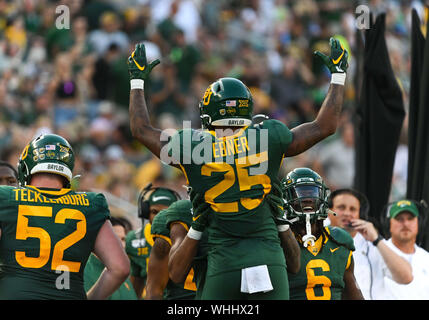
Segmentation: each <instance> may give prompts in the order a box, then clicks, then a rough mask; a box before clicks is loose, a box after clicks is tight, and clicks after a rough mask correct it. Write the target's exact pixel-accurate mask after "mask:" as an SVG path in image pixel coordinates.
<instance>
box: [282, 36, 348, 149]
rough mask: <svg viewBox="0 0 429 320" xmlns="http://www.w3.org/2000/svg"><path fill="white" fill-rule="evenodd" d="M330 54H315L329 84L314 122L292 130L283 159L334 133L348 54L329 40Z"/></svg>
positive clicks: (337, 43) (340, 105) (336, 42)
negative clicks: (323, 66) (326, 70)
mask: <svg viewBox="0 0 429 320" xmlns="http://www.w3.org/2000/svg"><path fill="white" fill-rule="evenodd" d="M330 46H331V55H330V56H329V57H328V56H325V55H324V54H322V53H320V52H319V51H316V52H315V55H316V56H317V57H319V59H320V60H321V61H322V62H323V63H324V64H325V65H326V66H327V67H328V69H329V71H330V72H331V74H332V78H331V85H330V87H329V90H328V93H327V95H326V98H325V100H324V101H323V104H322V107H321V108H320V110H319V113H318V115H317V117H316V119H315V120H314V121H312V122H308V123H304V124H301V125H299V126H297V127H295V128H293V129H292V130H291V131H292V134H293V139H292V143H291V144H290V145H289V146H288V149H287V150H286V152H285V156H286V157H291V156H295V155H298V154H300V153H302V152H304V151H306V150H308V149H309V148H311V147H312V146H313V145H315V144H316V143H318V142H319V141H321V140H323V139H325V138H326V137H328V136H330V135H331V134H334V133H335V131H336V130H337V124H338V120H339V118H340V114H341V109H342V105H343V100H344V83H345V79H346V71H347V68H348V62H347V59H348V53H347V50H345V49H344V48H343V46H342V45H341V43H340V42H339V41H338V40H336V39H334V38H331V39H330Z"/></svg>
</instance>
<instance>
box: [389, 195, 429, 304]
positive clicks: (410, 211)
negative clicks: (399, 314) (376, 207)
mask: <svg viewBox="0 0 429 320" xmlns="http://www.w3.org/2000/svg"><path fill="white" fill-rule="evenodd" d="M388 218H389V231H390V234H391V238H390V239H389V240H388V241H387V245H388V246H389V247H390V248H391V249H392V250H393V251H395V252H396V253H397V254H398V255H400V256H401V257H403V258H404V259H406V260H407V261H408V262H409V263H410V264H411V266H412V269H413V281H412V282H411V283H410V284H407V285H401V284H398V283H396V282H394V281H392V280H391V279H389V278H385V279H384V281H385V286H386V289H387V291H388V292H389V297H388V299H398V300H429V252H427V251H426V250H424V249H423V248H421V247H419V246H418V245H417V244H416V239H417V234H418V231H419V224H418V219H419V209H418V207H417V205H416V204H415V203H414V202H413V201H410V200H401V201H397V202H395V203H394V204H393V205H392V206H391V207H390V210H389V214H388Z"/></svg>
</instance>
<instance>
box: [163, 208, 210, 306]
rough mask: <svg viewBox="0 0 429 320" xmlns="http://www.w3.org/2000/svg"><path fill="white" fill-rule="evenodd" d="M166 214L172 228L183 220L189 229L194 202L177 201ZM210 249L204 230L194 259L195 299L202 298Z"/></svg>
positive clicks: (183, 223)
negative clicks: (174, 223) (172, 224)
mask: <svg viewBox="0 0 429 320" xmlns="http://www.w3.org/2000/svg"><path fill="white" fill-rule="evenodd" d="M165 215H167V217H166V220H167V228H170V226H171V223H173V222H181V223H182V225H183V226H184V227H185V229H186V230H189V227H190V226H191V223H192V203H191V201H189V200H179V201H176V202H175V203H173V204H172V205H171V206H170V207H169V208H168V212H165ZM208 250H209V247H208V245H207V232H203V235H202V237H201V239H200V242H199V244H198V249H197V253H196V255H195V257H194V259H193V261H192V270H193V274H194V277H193V280H194V282H195V284H196V287H197V293H196V295H195V299H197V300H199V299H200V295H201V292H202V288H203V287H204V280H205V277H206V272H207V252H208ZM191 272H192V271H191ZM191 272H190V273H191Z"/></svg>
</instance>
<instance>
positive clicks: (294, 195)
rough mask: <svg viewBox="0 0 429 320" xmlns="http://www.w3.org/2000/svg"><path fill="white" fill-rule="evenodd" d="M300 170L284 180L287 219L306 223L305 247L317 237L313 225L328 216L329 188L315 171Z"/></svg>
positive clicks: (312, 243) (303, 238)
mask: <svg viewBox="0 0 429 320" xmlns="http://www.w3.org/2000/svg"><path fill="white" fill-rule="evenodd" d="M306 170H308V172H309V173H310V174H309V175H306V173H307V171H303V173H302V172H300V171H299V169H298V175H296V174H295V175H291V177H289V175H288V177H287V178H286V181H283V187H284V191H283V193H284V196H285V202H286V203H285V209H286V216H287V219H288V220H289V221H290V222H292V223H304V224H305V230H306V234H305V235H304V236H303V237H302V240H303V244H304V246H305V247H307V246H308V244H311V245H314V242H315V240H316V237H315V236H314V235H313V234H312V232H311V225H312V224H313V223H315V222H316V221H320V220H324V219H326V218H327V216H328V211H327V210H328V203H327V198H328V194H329V189H328V188H327V187H326V186H325V184H324V183H323V181H322V179H321V178H320V176H319V175H317V174H316V173H315V172H314V171H312V170H311V171H310V170H309V169H306Z"/></svg>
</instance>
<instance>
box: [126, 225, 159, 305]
mask: <svg viewBox="0 0 429 320" xmlns="http://www.w3.org/2000/svg"><path fill="white" fill-rule="evenodd" d="M150 228H151V224H150V223H146V224H145V225H144V227H143V228H140V229H138V230H132V231H130V232H128V234H127V236H126V237H125V252H126V253H127V255H128V257H129V258H130V275H131V276H133V277H137V278H142V279H144V282H145V285H146V278H147V265H148V262H149V256H150V250H151V249H152V246H153V238H152V235H151V234H150ZM142 295H143V298H144V296H145V295H146V290H144V291H143V294H142Z"/></svg>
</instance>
